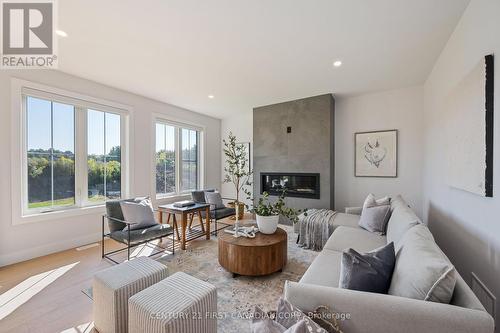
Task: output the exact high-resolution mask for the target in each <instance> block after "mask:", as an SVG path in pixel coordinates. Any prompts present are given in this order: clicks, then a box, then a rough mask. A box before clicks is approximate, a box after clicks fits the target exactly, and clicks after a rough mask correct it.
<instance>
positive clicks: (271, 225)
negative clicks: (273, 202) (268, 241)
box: [256, 215, 280, 234]
mask: <svg viewBox="0 0 500 333" xmlns="http://www.w3.org/2000/svg"><path fill="white" fill-rule="evenodd" d="M256 218H257V227H259V231H260V232H262V233H263V234H274V233H275V232H276V229H277V228H278V222H279V220H280V216H279V215H273V216H260V215H256Z"/></svg>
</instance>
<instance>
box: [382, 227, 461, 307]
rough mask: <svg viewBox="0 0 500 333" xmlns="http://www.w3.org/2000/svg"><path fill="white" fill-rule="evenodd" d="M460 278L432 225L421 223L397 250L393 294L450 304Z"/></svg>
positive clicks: (390, 290) (410, 232)
mask: <svg viewBox="0 0 500 333" xmlns="http://www.w3.org/2000/svg"><path fill="white" fill-rule="evenodd" d="M456 282H457V276H456V271H455V267H454V266H453V265H452V264H451V262H450V261H449V260H448V258H447V257H446V256H445V255H444V253H443V252H442V251H441V249H440V248H439V247H438V246H437V244H436V243H435V242H434V238H433V237H432V234H431V232H430V231H429V229H428V228H427V227H426V226H425V225H423V224H420V225H417V226H414V227H412V228H411V229H410V230H408V231H407V232H406V234H405V235H404V237H403V238H402V239H401V248H400V249H399V251H398V252H397V254H396V265H395V267H394V272H393V274H392V281H391V286H390V288H389V295H395V296H401V297H407V298H413V299H418V300H424V301H431V302H438V303H446V304H448V303H450V300H451V297H452V296H453V290H454V289H455V284H456Z"/></svg>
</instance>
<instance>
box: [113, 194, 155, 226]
mask: <svg viewBox="0 0 500 333" xmlns="http://www.w3.org/2000/svg"><path fill="white" fill-rule="evenodd" d="M120 206H121V208H122V212H123V217H124V219H125V221H127V222H134V224H132V225H131V226H130V230H137V229H143V228H147V227H151V226H154V225H156V224H157V223H156V220H155V217H154V213H153V205H152V204H151V200H150V199H149V198H147V199H143V200H141V201H140V202H130V201H122V202H120ZM123 230H124V231H126V230H127V227H125V228H124V229H123Z"/></svg>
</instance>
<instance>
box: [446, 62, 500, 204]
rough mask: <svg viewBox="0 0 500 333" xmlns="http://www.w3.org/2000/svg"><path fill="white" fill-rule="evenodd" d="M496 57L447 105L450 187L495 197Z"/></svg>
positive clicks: (462, 84) (454, 92) (461, 86)
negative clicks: (494, 88) (494, 119)
mask: <svg viewBox="0 0 500 333" xmlns="http://www.w3.org/2000/svg"><path fill="white" fill-rule="evenodd" d="M493 65H494V61H493V55H488V56H486V57H484V59H482V60H481V61H480V62H479V63H478V64H477V65H476V66H475V67H474V68H473V69H472V70H471V72H470V73H469V74H467V75H466V76H465V77H464V78H463V79H462V81H461V82H460V83H459V84H458V85H457V86H456V87H455V88H454V89H453V90H452V91H451V92H450V94H449V96H448V104H447V106H446V112H447V116H446V118H445V119H446V123H445V124H442V126H443V127H444V129H445V133H446V152H447V155H448V156H447V169H446V175H447V176H446V177H447V182H448V184H449V185H450V186H452V187H455V188H458V189H461V190H465V191H468V192H472V193H475V194H478V195H481V196H485V197H492V196H493V85H494V83H493V77H494V71H493Z"/></svg>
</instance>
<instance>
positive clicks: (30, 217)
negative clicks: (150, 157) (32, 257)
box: [11, 79, 133, 225]
mask: <svg viewBox="0 0 500 333" xmlns="http://www.w3.org/2000/svg"><path fill="white" fill-rule="evenodd" d="M11 88H12V89H11V103H12V127H11V128H12V151H11V155H12V160H11V167H12V172H11V182H12V213H13V214H12V224H13V225H16V224H23V223H30V222H36V221H44V220H51V219H52V220H54V219H57V218H59V217H60V218H63V217H67V216H76V215H82V214H90V213H92V214H93V213H97V212H99V213H100V212H103V211H104V208H103V207H104V202H99V203H91V202H89V201H88V186H87V184H88V171H87V167H88V166H87V112H86V109H93V110H96V111H102V112H108V113H114V114H118V115H120V117H121V119H120V127H121V128H120V136H121V138H120V143H121V187H122V188H121V196H122V197H127V196H129V194H130V193H131V190H132V189H131V182H130V174H131V160H132V159H131V156H130V149H129V147H130V142H131V132H130V123H131V117H132V111H133V110H132V108H131V107H129V106H126V105H123V104H119V103H115V102H111V101H107V100H103V99H99V98H95V97H90V96H86V95H82V94H78V93H74V92H71V91H67V90H63V89H59V88H54V87H50V86H46V85H43V84H39V83H34V82H29V81H24V80H19V79H12V84H11ZM26 96H32V97H35V98H43V99H46V100H50V101H55V102H61V103H65V104H70V105H74V106H75V147H74V150H75V151H74V153H75V205H72V206H65V207H56V208H53V209H28V202H27V199H28V195H27V194H28V193H27V189H28V184H27V132H26V129H27V127H26V120H27V119H26V105H25V100H26ZM76 170H80V172H77V171H76Z"/></svg>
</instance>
